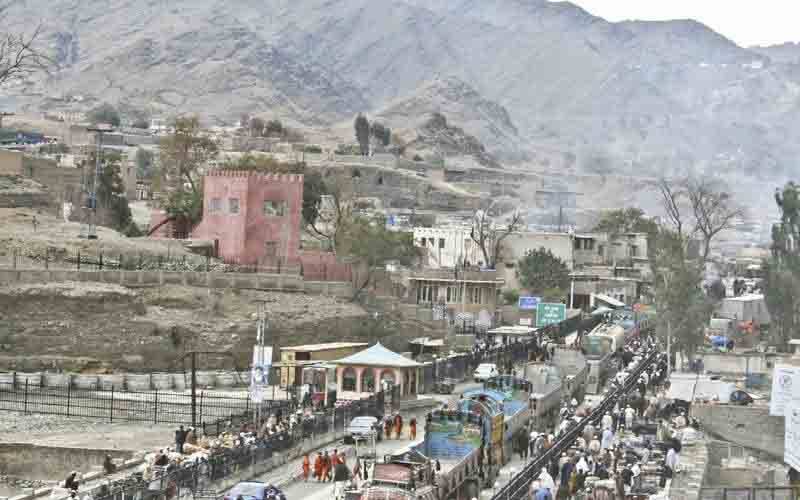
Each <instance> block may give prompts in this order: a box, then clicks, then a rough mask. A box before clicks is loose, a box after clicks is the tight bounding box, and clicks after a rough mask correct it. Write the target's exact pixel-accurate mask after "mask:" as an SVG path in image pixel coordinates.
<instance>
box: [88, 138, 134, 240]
mask: <svg viewBox="0 0 800 500" xmlns="http://www.w3.org/2000/svg"><path fill="white" fill-rule="evenodd" d="M96 154H97V153H96V152H92V153H91V154H90V155H89V158H88V159H87V160H86V163H85V166H87V168H89V167H93V166H94V165H95V159H96ZM101 162H102V164H101V168H100V172H99V174H100V175H98V177H97V206H98V208H101V209H106V210H108V214H109V217H110V220H109V221H108V223H109V226H110V227H111V228H113V229H115V230H117V231H119V232H121V233H123V234H125V235H126V236H141V232H140V231H139V228H138V227H137V226H136V224H135V223H134V222H133V216H132V214H131V209H130V206H129V205H128V199H127V198H126V197H125V185H124V183H123V181H122V175H121V165H122V157H121V156H120V154H119V153H117V152H104V154H103V156H102V158H101Z"/></svg>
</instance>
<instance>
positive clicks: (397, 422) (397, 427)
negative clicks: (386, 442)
mask: <svg viewBox="0 0 800 500" xmlns="http://www.w3.org/2000/svg"><path fill="white" fill-rule="evenodd" d="M394 431H395V435H396V439H400V434H402V433H403V417H401V416H400V414H399V413H398V414H397V415H395V417H394Z"/></svg>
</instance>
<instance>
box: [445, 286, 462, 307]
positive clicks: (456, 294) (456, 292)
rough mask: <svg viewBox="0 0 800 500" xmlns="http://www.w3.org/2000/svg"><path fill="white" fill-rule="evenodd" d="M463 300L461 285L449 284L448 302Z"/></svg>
mask: <svg viewBox="0 0 800 500" xmlns="http://www.w3.org/2000/svg"><path fill="white" fill-rule="evenodd" d="M459 302H461V286H460V285H456V286H448V287H447V303H448V304H457V303H459Z"/></svg>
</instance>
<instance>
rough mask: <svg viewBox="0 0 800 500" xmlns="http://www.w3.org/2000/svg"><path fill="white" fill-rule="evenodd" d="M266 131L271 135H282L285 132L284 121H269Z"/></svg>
mask: <svg viewBox="0 0 800 500" xmlns="http://www.w3.org/2000/svg"><path fill="white" fill-rule="evenodd" d="M264 133H265V135H267V136H270V135H278V136H282V135H283V133H284V129H283V123H281V121H280V120H270V121H268V122H267V125H266V127H265V129H264Z"/></svg>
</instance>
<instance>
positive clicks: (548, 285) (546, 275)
mask: <svg viewBox="0 0 800 500" xmlns="http://www.w3.org/2000/svg"><path fill="white" fill-rule="evenodd" d="M517 279H519V282H520V283H521V284H522V286H523V287H524V288H525V289H526V290H529V291H530V292H531V293H532V294H534V295H547V296H549V297H548V298H550V297H553V296H555V297H557V298H562V297H564V295H566V292H567V287H568V286H569V268H568V267H567V264H565V263H564V261H563V260H561V259H559V258H558V257H556V256H555V255H553V252H551V251H550V250H549V249H545V248H539V249H536V250H528V251H527V252H526V253H525V256H524V257H522V258H521V259H520V260H519V262H518V263H517Z"/></svg>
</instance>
